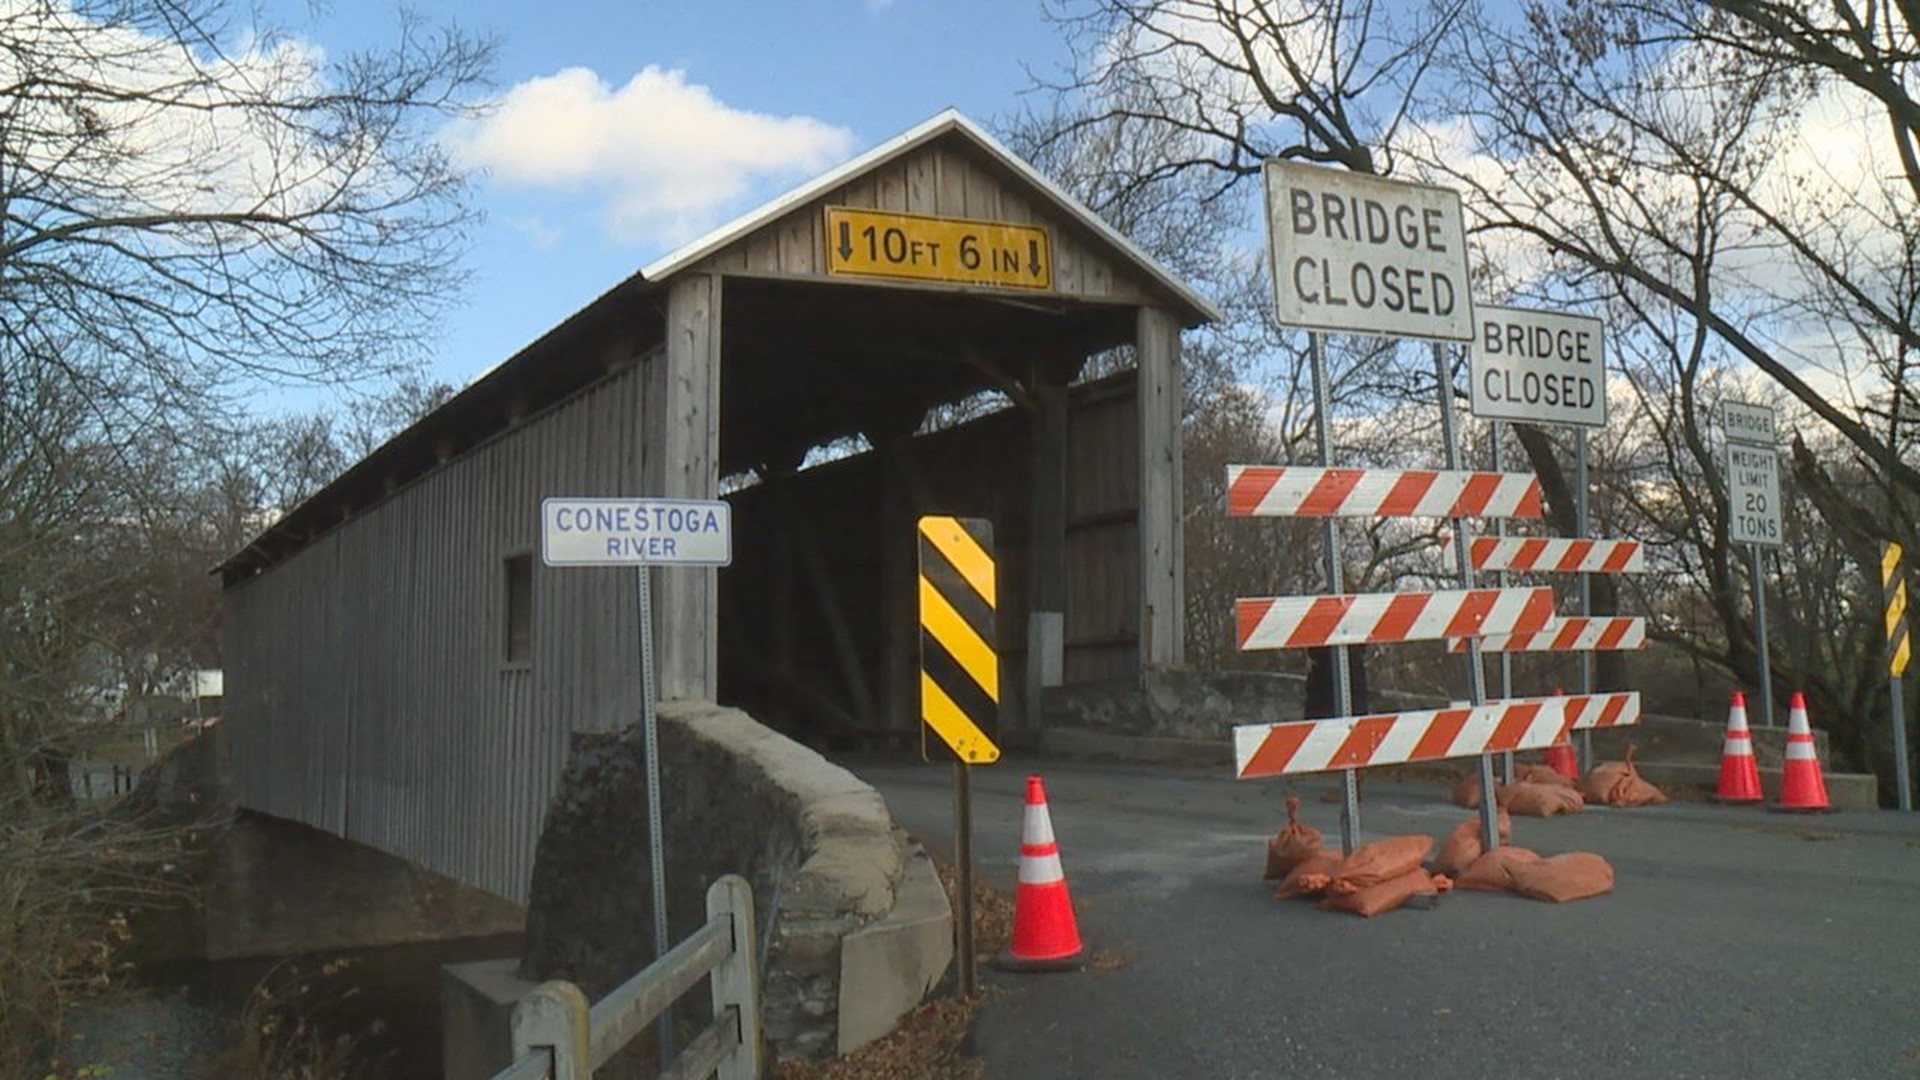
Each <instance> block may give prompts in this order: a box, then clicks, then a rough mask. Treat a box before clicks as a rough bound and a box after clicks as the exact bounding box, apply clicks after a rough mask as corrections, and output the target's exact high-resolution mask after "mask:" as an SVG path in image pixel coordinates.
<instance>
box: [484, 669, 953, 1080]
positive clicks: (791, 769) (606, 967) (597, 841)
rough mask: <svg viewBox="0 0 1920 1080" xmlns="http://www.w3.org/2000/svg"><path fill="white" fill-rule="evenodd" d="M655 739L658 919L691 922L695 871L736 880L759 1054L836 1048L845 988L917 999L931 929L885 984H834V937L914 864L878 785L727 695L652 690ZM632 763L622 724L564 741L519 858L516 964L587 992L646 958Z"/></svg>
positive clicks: (867, 916)
mask: <svg viewBox="0 0 1920 1080" xmlns="http://www.w3.org/2000/svg"><path fill="white" fill-rule="evenodd" d="M659 738H660V752H661V763H662V775H663V784H664V785H665V792H664V794H665V798H664V800H663V816H664V819H665V834H666V836H667V838H668V846H667V851H666V861H667V871H668V872H667V909H668V914H669V929H670V935H669V936H670V937H671V938H672V940H674V941H679V940H680V939H682V938H684V937H686V936H687V935H688V934H689V933H691V932H692V931H693V930H694V929H695V928H697V927H698V926H699V925H700V924H701V923H702V922H704V921H705V911H704V907H703V897H704V896H705V892H706V888H707V885H708V884H709V883H710V882H712V881H713V880H714V879H715V878H717V877H718V876H720V875H721V874H725V873H738V874H741V875H743V876H745V877H746V878H747V879H748V880H749V881H751V882H752V883H753V887H754V913H755V916H756V919H757V921H758V923H759V927H760V930H761V933H762V935H763V941H762V942H761V943H760V944H761V947H762V948H763V949H764V953H763V955H764V956H765V958H766V962H765V966H764V968H763V969H762V972H761V976H762V983H763V987H764V991H765V996H764V998H763V1002H762V1024H763V1028H764V1031H765V1033H766V1039H767V1042H768V1045H769V1048H770V1050H771V1051H772V1054H773V1056H774V1057H777V1058H800V1057H817V1056H823V1055H827V1054H831V1053H834V1052H835V1051H837V1050H841V1049H845V1048H847V1047H846V1046H845V1040H844V1039H843V1037H842V1035H841V1032H840V1014H841V1011H842V1008H843V1001H844V1000H845V998H844V997H843V993H845V992H846V991H847V990H849V989H850V990H852V991H853V992H852V998H853V1002H854V1004H855V1005H858V1004H861V1003H864V1002H866V1001H869V1000H887V1001H893V1000H896V999H900V1000H904V1001H905V1004H903V1005H901V1006H899V1007H900V1009H901V1010H902V1011H903V1010H904V1009H905V1008H910V1007H912V1005H913V1004H917V1003H918V1001H919V999H920V997H921V996H922V995H924V993H925V992H926V990H927V989H929V988H930V987H931V984H932V982H933V981H935V980H937V979H938V978H939V975H940V972H941V971H943V970H944V968H945V966H946V963H947V957H946V956H942V955H939V943H938V941H937V940H934V939H935V938H939V937H941V935H938V934H935V935H922V936H923V937H924V938H926V940H927V944H926V946H925V947H916V948H914V949H912V950H910V952H911V953H912V955H910V956H909V957H908V958H907V961H906V962H905V963H900V964H894V965H891V968H892V970H893V971H894V976H893V981H894V982H898V983H900V984H901V985H900V986H894V987H870V986H866V985H864V984H862V985H857V986H855V987H851V988H847V987H843V981H844V980H843V958H842V954H843V942H845V941H846V939H848V938H849V936H850V935H855V934H856V933H857V932H859V931H862V930H863V929H866V930H869V931H870V933H869V934H868V937H871V930H872V928H875V927H876V926H881V925H883V924H885V922H886V920H887V919H888V917H889V916H890V915H892V913H893V912H894V909H895V906H896V904H895V901H896V895H897V894H898V893H899V892H900V890H901V888H902V882H903V880H905V879H906V878H907V877H908V875H909V874H910V873H912V872H914V871H915V869H916V868H917V867H919V866H923V865H925V857H924V856H923V855H918V854H917V850H915V849H912V848H911V847H910V845H909V844H908V843H907V841H906V839H905V837H904V834H902V833H901V832H899V831H898V830H897V829H895V828H894V826H893V820H892V817H891V816H890V815H889V814H888V812H887V806H886V801H885V800H884V799H883V798H881V796H880V794H879V792H877V791H875V790H873V788H872V787H870V786H868V785H867V784H865V783H863V782H861V781H860V780H859V778H857V777H855V776H854V775H853V774H852V773H849V772H847V771H846V770H845V769H842V768H840V767H839V766H836V765H834V764H832V763H830V762H828V761H827V760H826V759H825V758H822V757H821V756H820V755H819V754H817V753H815V752H813V751H812V750H809V749H807V748H806V747H803V746H801V745H799V744H797V743H795V742H792V741H791V740H789V739H787V738H785V737H783V736H781V735H779V734H777V733H775V732H774V731H772V730H771V729H768V728H766V727H764V726H762V725H760V724H758V723H756V722H754V721H753V720H752V719H751V718H750V717H748V716H747V715H746V714H745V713H742V712H740V711H738V710H736V709H729V708H722V707H719V706H715V705H712V704H707V703H703V702H679V703H673V704H669V705H663V706H662V707H661V713H660V730H659ZM644 763H645V756H644V753H643V740H642V734H641V732H640V730H639V729H637V728H635V729H631V730H629V731H626V732H623V733H621V734H618V735H606V736H588V737H583V738H581V739H579V740H578V741H577V743H576V752H575V754H574V759H573V761H572V763H571V764H570V766H569V767H568V770H567V773H566V776H565V777H564V779H563V780H562V782H561V794H560V795H559V796H558V797H557V798H556V799H555V801H554V805H553V807H552V808H551V810H550V811H549V813H548V816H547V823H546V827H545V830H544V831H543V833H542V835H541V838H540V846H539V850H538V853H537V856H536V859H535V865H534V876H533V883H532V895H531V900H530V903H529V905H528V914H527V956H526V958H525V960H524V962H523V964H522V969H521V970H522V974H523V975H524V976H526V977H528V978H534V979H548V978H564V979H570V980H573V981H574V982H577V983H579V984H580V985H581V987H582V988H583V989H585V990H586V991H587V993H588V996H589V997H590V998H598V997H600V996H601V995H604V994H605V993H607V992H608V991H609V990H611V989H613V988H614V987H615V986H618V985H619V984H620V983H621V982H622V981H624V980H626V979H627V978H629V977H631V976H632V975H633V974H634V973H635V972H637V971H639V970H640V969H642V968H643V967H645V966H646V965H647V964H648V963H650V962H651V961H652V960H653V958H654V951H653V946H652V940H653V937H652V926H653V916H652V912H651V899H650V898H651V896H652V884H651V873H650V870H649V858H648V851H647V824H646V822H647V816H646V774H645V769H644ZM915 856H917V858H916V857H915ZM929 872H930V871H929ZM939 904H940V905H941V907H942V908H944V904H945V897H944V894H941V895H940V896H939ZM943 914H944V912H943ZM945 917H946V918H947V919H949V920H950V918H951V916H950V914H948V915H946V916H945ZM917 918H919V921H920V923H921V924H923V925H924V918H923V917H919V916H917ZM948 925H949V927H950V921H949V924H948ZM949 936H950V935H949ZM946 948H947V949H948V950H949V955H950V949H951V945H950V944H948V945H947V946H946ZM848 970H849V972H850V973H851V972H852V971H853V969H848ZM859 970H860V971H865V970H866V966H865V965H860V966H859ZM695 996H701V995H695ZM908 999H910V1000H908ZM897 1015H898V1013H897V1012H895V1013H893V1014H892V1015H891V1016H888V1017H886V1021H887V1022H886V1024H885V1025H884V1026H882V1027H881V1029H880V1030H881V1031H884V1030H886V1029H887V1028H889V1027H890V1026H891V1021H892V1019H893V1018H894V1017H895V1016H897ZM872 1025H873V1020H872V1019H871V1017H870V1016H869V1017H866V1018H863V1020H862V1022H861V1026H862V1027H863V1028H871V1027H872Z"/></svg>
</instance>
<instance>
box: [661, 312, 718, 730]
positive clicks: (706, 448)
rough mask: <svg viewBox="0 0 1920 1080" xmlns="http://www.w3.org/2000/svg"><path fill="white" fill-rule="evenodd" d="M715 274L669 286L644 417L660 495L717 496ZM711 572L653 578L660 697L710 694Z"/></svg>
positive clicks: (713, 639)
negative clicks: (662, 345)
mask: <svg viewBox="0 0 1920 1080" xmlns="http://www.w3.org/2000/svg"><path fill="white" fill-rule="evenodd" d="M721 292H722V279H720V278H718V277H714V276H712V275H709V274H687V275H683V276H681V277H677V278H675V279H674V280H673V282H672V283H671V284H670V285H669V286H668V295H667V352H666V363H665V364H662V365H661V369H662V371H661V376H662V377H661V378H659V379H658V380H656V381H655V383H654V385H655V387H656V388H657V389H658V390H659V391H660V393H661V397H662V400H661V401H660V402H658V403H657V404H656V406H655V408H654V409H653V410H652V412H651V413H650V415H649V420H650V421H651V422H650V423H649V425H648V427H649V428H650V429H651V432H652V434H651V439H652V442H653V445H654V447H655V448H656V452H657V453H659V455H660V458H661V460H660V462H659V466H658V468H657V469H656V470H655V473H656V475H658V476H659V477H660V484H659V487H658V490H659V492H660V494H661V495H663V496H665V497H667V498H679V499H711V498H715V497H716V496H717V495H718V494H719V490H720V476H719V460H720V432H719V425H718V421H719V412H720V357H721V341H720V331H721V311H720V305H721ZM713 578H714V571H712V570H710V569H705V568H693V567H678V568H673V569H670V570H666V571H660V572H656V575H655V579H654V596H655V597H656V598H657V601H658V602H657V603H656V605H655V607H656V611H655V620H654V626H655V631H656V632H655V642H654V643H655V648H656V657H657V661H658V662H657V664H656V670H657V672H658V676H659V684H658V685H659V688H660V694H661V697H662V698H663V699H666V700H673V699H679V698H705V699H708V700H711V699H712V698H713V697H714V695H715V694H716V692H717V689H718V688H717V685H716V674H717V672H716V665H717V663H718V655H717V650H718V636H717V634H718V626H719V605H718V594H717V591H716V590H715V588H714V580H713Z"/></svg>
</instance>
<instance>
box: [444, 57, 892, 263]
mask: <svg viewBox="0 0 1920 1080" xmlns="http://www.w3.org/2000/svg"><path fill="white" fill-rule="evenodd" d="M444 139H445V141H446V144H447V145H448V146H449V147H450V148H451V149H452V151H453V153H454V154H455V156H456V158H457V159H458V160H459V161H460V162H461V163H462V164H464V165H466V166H469V167H473V168H484V169H486V170H488V171H489V172H490V173H491V174H492V175H493V177H494V178H495V179H496V180H497V181H499V182H501V183H505V184H513V185H517V186H522V187H530V188H548V189H556V190H562V191H579V190H585V191H588V192H591V193H593V194H595V195H597V196H598V197H600V198H601V199H603V200H604V208H603V210H604V217H605V220H606V222H607V225H608V227H609V229H610V230H611V231H612V232H613V233H614V235H615V236H617V237H619V238H621V239H623V240H629V241H635V242H672V241H676V240H681V239H685V238H687V237H689V236H692V235H695V234H697V233H699V232H701V231H702V230H704V229H705V228H706V227H708V226H710V225H712V224H714V223H715V222H716V221H717V220H718V219H719V217H720V216H721V215H722V214H723V213H724V212H725V211H727V210H728V209H730V208H733V207H734V204H736V203H737V202H738V200H739V199H740V198H741V197H743V196H745V195H746V194H748V193H749V192H750V191H751V190H752V189H753V187H754V186H755V184H757V183H758V182H761V181H764V180H770V179H780V178H788V177H798V176H803V175H806V174H809V173H813V172H818V171H819V170H821V169H824V168H826V167H827V166H828V165H830V164H832V163H834V162H835V161H837V160H839V159H841V158H843V157H845V156H846V155H847V154H848V153H849V152H850V151H851V150H852V148H853V145H854V138H853V134H852V132H850V131H848V130H847V129H845V128H842V127H835V126H833V125H830V124H827V123H824V122H822V121H819V120H815V119H813V118H811V117H806V116H771V115H768V114H765V113H757V112H750V111H747V110H743V109H736V108H733V107H731V106H729V105H727V104H726V103H724V102H722V101H720V100H718V99H717V98H715V97H714V95H713V92H712V91H711V90H709V89H708V88H707V87H705V86H701V85H698V84H696V83H690V82H688V81H687V75H686V73H685V72H684V71H679V70H672V69H666V68H661V67H657V66H654V65H648V66H647V67H646V68H644V69H643V70H641V71H640V73H639V74H637V75H635V76H634V77H633V78H631V79H629V80H628V81H627V83H626V85H625V86H621V87H619V88H617V89H616V88H614V87H612V86H610V85H608V83H607V82H606V81H605V80H604V79H602V78H601V77H600V76H599V75H597V74H596V73H594V72H593V71H590V70H588V69H586V68H578V67H575V68H566V69H564V70H562V71H559V72H556V73H554V74H552V75H543V76H540V77H538V78H534V79H529V80H527V81H526V82H523V83H520V84H519V85H517V86H515V87H513V88H512V89H510V90H508V91H507V92H506V94H505V95H504V96H502V97H501V98H500V100H499V101H498V102H497V103H496V108H495V109H494V110H493V111H492V112H491V113H490V114H489V115H487V116H486V117H484V118H483V119H480V120H474V121H462V122H459V123H457V124H455V125H453V126H452V127H450V128H449V129H448V131H447V132H446V133H445V135H444Z"/></svg>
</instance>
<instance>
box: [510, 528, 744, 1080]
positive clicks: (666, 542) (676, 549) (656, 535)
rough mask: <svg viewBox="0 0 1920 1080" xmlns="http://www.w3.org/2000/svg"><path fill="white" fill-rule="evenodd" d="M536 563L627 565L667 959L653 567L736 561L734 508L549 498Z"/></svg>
mask: <svg viewBox="0 0 1920 1080" xmlns="http://www.w3.org/2000/svg"><path fill="white" fill-rule="evenodd" d="M540 561H541V562H542V563H543V564H544V565H546V566H549V567H571V566H631V567H633V568H634V572H635V574H636V578H635V582H636V584H635V597H636V600H637V601H638V607H639V618H640V627H639V630H640V724H641V729H642V737H643V739H644V742H645V749H646V756H647V764H646V778H647V852H648V857H649V871H650V873H651V874H652V877H653V954H654V956H655V958H658V957H662V956H665V955H666V954H667V951H668V949H669V948H670V947H671V945H672V941H671V939H670V938H669V937H668V935H667V870H666V835H665V827H664V825H663V822H662V820H661V813H660V725H659V714H658V710H657V708H656V701H655V699H656V698H657V697H658V696H659V691H658V689H657V687H656V680H655V676H654V644H653V570H652V568H653V567H655V566H695V567H699V566H716V567H717V566H726V565H728V564H729V563H731V562H732V561H733V507H732V506H731V505H730V504H728V503H725V502H719V501H713V500H696V499H644V498H640V499H621V498H549V499H543V500H541V502H540ZM658 1042H659V1050H660V1066H661V1069H662V1070H665V1068H666V1067H667V1066H668V1065H670V1064H671V1063H672V1061H673V1010H672V1008H671V1007H669V1008H667V1009H665V1010H663V1011H662V1012H661V1013H660V1024H659V1028H658Z"/></svg>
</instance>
